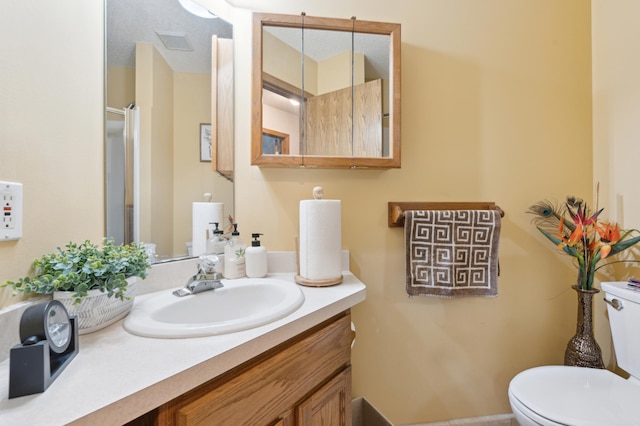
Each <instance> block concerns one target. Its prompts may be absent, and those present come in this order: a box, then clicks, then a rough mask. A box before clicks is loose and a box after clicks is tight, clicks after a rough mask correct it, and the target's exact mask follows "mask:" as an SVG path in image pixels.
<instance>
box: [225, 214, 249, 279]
mask: <svg viewBox="0 0 640 426" xmlns="http://www.w3.org/2000/svg"><path fill="white" fill-rule="evenodd" d="M232 225H233V232H231V239H230V240H229V242H228V243H227V245H226V246H225V247H224V277H225V278H231V279H233V278H242V277H244V276H245V274H246V272H245V251H246V249H247V246H246V244H245V243H244V242H243V241H242V240H241V239H240V232H238V224H237V223H233V224H232Z"/></svg>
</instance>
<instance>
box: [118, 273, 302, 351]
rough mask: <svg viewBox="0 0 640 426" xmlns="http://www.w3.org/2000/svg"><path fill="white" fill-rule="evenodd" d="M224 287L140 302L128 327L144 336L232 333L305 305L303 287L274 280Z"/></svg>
mask: <svg viewBox="0 0 640 426" xmlns="http://www.w3.org/2000/svg"><path fill="white" fill-rule="evenodd" d="M222 283H223V284H224V287H222V288H219V289H216V290H211V291H205V292H202V293H198V294H194V295H188V296H184V297H177V296H175V295H173V294H172V291H171V290H167V291H165V292H162V293H160V294H158V295H156V296H153V297H150V298H149V299H146V300H143V301H141V302H139V303H138V302H136V304H135V305H134V306H133V309H132V311H131V313H130V314H129V315H128V316H127V317H126V318H125V320H124V328H125V329H126V330H127V331H128V332H130V333H132V334H136V335H139V336H144V337H160V338H177V337H201V336H211V335H216V334H225V333H233V332H236V331H241V330H247V329H250V328H254V327H258V326H261V325H265V324H268V323H270V322H273V321H276V320H278V319H280V318H284V317H286V316H287V315H289V314H290V313H292V312H293V311H295V310H296V309H298V308H299V307H300V306H301V305H302V303H303V302H304V295H303V294H302V291H301V290H300V288H299V287H298V286H297V285H296V284H294V283H291V282H287V281H282V280H277V279H271V278H240V279H235V280H226V279H223V280H222Z"/></svg>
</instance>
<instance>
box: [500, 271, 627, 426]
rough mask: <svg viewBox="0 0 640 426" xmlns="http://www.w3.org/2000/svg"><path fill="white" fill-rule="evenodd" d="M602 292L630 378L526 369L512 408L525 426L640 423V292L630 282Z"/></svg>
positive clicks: (512, 391) (514, 383)
mask: <svg viewBox="0 0 640 426" xmlns="http://www.w3.org/2000/svg"><path fill="white" fill-rule="evenodd" d="M602 290H603V291H604V293H605V298H606V300H607V301H608V302H609V303H607V310H608V312H609V323H610V325H611V334H612V336H613V345H614V349H615V353H616V358H617V360H618V365H619V366H620V368H622V369H623V370H624V371H626V372H628V373H629V374H630V377H629V379H623V378H622V377H620V376H618V375H616V374H614V373H612V372H610V371H608V370H599V369H593V368H583V367H567V366H560V365H551V366H544V367H536V368H531V369H529V370H525V371H523V372H521V373H519V374H518V375H517V376H515V377H514V378H513V379H512V380H511V383H510V384H509V402H510V403H511V410H512V411H513V414H514V416H515V418H516V420H517V421H518V423H520V424H521V425H522V426H525V425H577V426H588V425H594V426H614V425H620V426H631V425H640V291H635V290H631V289H629V288H627V283H626V282H611V283H602ZM614 300H617V301H614ZM614 305H621V306H622V308H621V309H620V310H617V309H616V308H615V307H614Z"/></svg>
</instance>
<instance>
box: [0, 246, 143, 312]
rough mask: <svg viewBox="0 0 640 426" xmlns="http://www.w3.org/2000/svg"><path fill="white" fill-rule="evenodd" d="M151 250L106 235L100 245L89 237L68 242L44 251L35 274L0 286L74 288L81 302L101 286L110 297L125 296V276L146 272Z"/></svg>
mask: <svg viewBox="0 0 640 426" xmlns="http://www.w3.org/2000/svg"><path fill="white" fill-rule="evenodd" d="M149 266H150V263H149V257H148V253H147V251H146V249H145V247H144V245H143V244H140V243H131V244H128V245H117V244H115V243H114V241H113V239H111V238H105V239H104V241H103V247H102V249H100V248H99V247H98V246H97V245H95V244H92V243H91V242H90V241H84V242H83V243H81V244H76V243H71V242H70V243H69V244H67V245H66V246H65V248H64V249H61V248H60V247H58V248H57V249H56V251H55V252H53V253H48V254H45V255H43V256H42V257H41V258H40V259H36V260H35V261H34V262H33V267H34V269H35V276H34V277H33V278H32V277H23V278H20V279H19V280H17V281H6V282H5V283H4V284H2V285H1V286H0V287H12V288H13V290H14V293H22V294H25V295H27V294H31V293H36V294H51V293H53V292H54V291H74V292H75V293H74V295H73V297H74V299H75V302H74V303H76V304H77V303H80V301H81V300H82V298H83V297H85V296H87V293H88V291H89V290H92V289H100V290H101V291H102V292H104V293H107V295H108V297H112V296H115V297H117V298H118V299H120V300H124V298H125V295H126V291H127V285H128V283H127V281H126V278H129V277H133V276H136V277H140V278H142V279H144V278H146V276H147V269H148V268H149Z"/></svg>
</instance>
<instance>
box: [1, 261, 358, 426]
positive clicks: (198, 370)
mask: <svg viewBox="0 0 640 426" xmlns="http://www.w3.org/2000/svg"><path fill="white" fill-rule="evenodd" d="M343 275H344V281H343V282H342V283H341V284H339V285H336V286H332V287H322V288H312V287H300V288H301V289H302V291H303V293H304V296H305V301H304V303H303V305H302V306H301V307H300V308H298V309H297V310H296V311H294V312H293V313H292V314H290V315H288V316H287V317H285V318H282V319H280V320H277V321H275V322H272V323H270V324H267V325H264V326H260V327H257V328H253V329H250V330H245V331H240V332H236V333H230V334H224V335H218V336H210V337H197V338H187V339H155V338H146V337H139V336H135V335H133V334H130V333H128V332H126V331H125V330H124V328H123V326H122V322H123V321H122V320H121V321H118V322H117V323H115V324H113V325H111V326H109V327H107V328H105V329H103V330H100V331H97V332H95V333H91V334H86V335H82V336H80V352H79V354H78V355H77V356H76V357H75V359H73V360H72V361H71V363H70V364H69V365H68V366H67V368H66V369H65V370H64V371H63V372H62V373H61V374H60V376H59V377H58V378H57V379H56V380H55V381H54V382H53V383H52V384H51V386H50V387H49V388H48V389H47V390H46V391H45V392H44V393H40V394H35V395H28V396H23V397H20V398H14V399H8V392H9V389H8V388H9V386H8V383H9V360H6V361H3V362H1V363H0V386H1V387H0V424H2V425H61V424H69V423H72V424H90V425H101V424H122V423H125V422H127V421H129V420H132V419H134V418H136V417H138V416H140V415H142V414H144V413H146V412H147V411H149V410H151V409H153V408H155V407H158V406H159V405H161V404H163V403H165V402H167V401H170V400H171V399H173V398H175V397H177V396H179V395H181V394H183V393H185V392H187V391H189V390H191V389H193V388H194V387H196V386H198V385H200V384H203V383H205V382H207V381H209V380H211V379H213V378H215V377H217V376H219V375H220V374H222V373H224V372H226V371H228V370H230V369H232V368H234V367H236V366H238V365H240V364H242V363H243V362H245V361H248V360H250V359H251V358H253V357H255V356H257V355H259V354H261V353H263V352H265V351H267V350H269V349H271V348H272V347H274V346H276V345H278V344H280V343H282V342H284V341H286V340H288V339H289V338H291V337H294V336H295V335H297V334H299V333H301V332H303V331H305V330H307V329H309V328H311V327H313V326H314V325H316V324H319V323H320V322H322V321H324V320H326V319H329V318H331V317H332V316H334V315H336V314H339V313H340V312H343V311H345V310H346V309H349V308H351V307H352V306H354V305H356V304H358V303H360V302H362V301H363V300H364V299H365V286H364V284H363V283H362V282H360V280H358V279H357V278H356V277H355V276H354V275H353V274H351V273H349V272H345V273H344V274H343ZM268 277H269V278H279V279H283V280H286V281H289V282H291V285H297V284H295V282H294V280H293V274H292V273H270V274H269V275H268ZM163 291H167V290H163ZM152 296H153V293H151V294H146V295H141V296H138V297H137V298H136V303H139V302H141V301H143V300H145V298H149V297H152ZM133 309H135V304H134V308H133Z"/></svg>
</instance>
